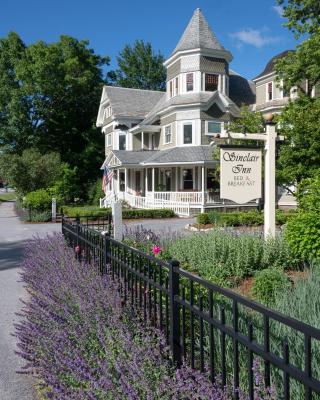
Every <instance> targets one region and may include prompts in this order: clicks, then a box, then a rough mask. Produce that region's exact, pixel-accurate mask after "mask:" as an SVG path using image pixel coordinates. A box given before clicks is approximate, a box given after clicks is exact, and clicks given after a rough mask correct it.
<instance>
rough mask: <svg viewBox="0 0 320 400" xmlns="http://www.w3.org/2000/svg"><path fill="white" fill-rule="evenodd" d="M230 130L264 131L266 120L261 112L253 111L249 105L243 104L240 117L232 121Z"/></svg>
mask: <svg viewBox="0 0 320 400" xmlns="http://www.w3.org/2000/svg"><path fill="white" fill-rule="evenodd" d="M229 130H230V131H232V132H243V131H244V132H248V133H256V132H263V131H264V121H263V118H262V114H261V113H260V112H252V111H250V110H249V107H248V106H242V107H241V110H240V116H239V118H237V119H235V120H233V121H231V123H230V126H229Z"/></svg>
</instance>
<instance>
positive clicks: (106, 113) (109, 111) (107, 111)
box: [104, 106, 112, 119]
mask: <svg viewBox="0 0 320 400" xmlns="http://www.w3.org/2000/svg"><path fill="white" fill-rule="evenodd" d="M111 114H112V108H111V106H109V107H106V108H105V110H104V118H105V119H107V118H109V117H110V116H111Z"/></svg>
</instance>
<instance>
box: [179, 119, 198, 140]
mask: <svg viewBox="0 0 320 400" xmlns="http://www.w3.org/2000/svg"><path fill="white" fill-rule="evenodd" d="M185 125H191V127H192V141H191V143H184V126H185ZM181 128H182V129H181V145H182V146H194V140H195V137H194V136H195V124H194V121H184V122H182V124H181Z"/></svg>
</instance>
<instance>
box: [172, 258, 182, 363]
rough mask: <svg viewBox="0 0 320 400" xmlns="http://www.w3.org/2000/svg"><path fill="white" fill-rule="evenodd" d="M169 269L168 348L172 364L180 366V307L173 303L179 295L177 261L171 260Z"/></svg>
mask: <svg viewBox="0 0 320 400" xmlns="http://www.w3.org/2000/svg"><path fill="white" fill-rule="evenodd" d="M169 265H170V267H169V293H170V348H171V352H172V358H173V362H174V363H175V364H176V365H177V366H180V365H181V364H182V359H181V344H180V339H181V338H180V306H179V304H178V303H177V302H176V301H175V296H176V295H179V283H180V282H179V273H178V272H177V268H179V265H180V264H179V261H176V260H172V261H171V262H170V264H169Z"/></svg>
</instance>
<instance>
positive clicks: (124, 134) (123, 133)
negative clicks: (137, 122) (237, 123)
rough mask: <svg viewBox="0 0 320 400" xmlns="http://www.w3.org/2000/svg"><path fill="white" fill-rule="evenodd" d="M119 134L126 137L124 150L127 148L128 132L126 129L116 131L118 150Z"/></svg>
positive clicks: (118, 147) (118, 146)
mask: <svg viewBox="0 0 320 400" xmlns="http://www.w3.org/2000/svg"><path fill="white" fill-rule="evenodd" d="M120 136H125V138H126V150H128V144H129V143H128V134H127V132H126V131H117V149H118V150H120Z"/></svg>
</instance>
